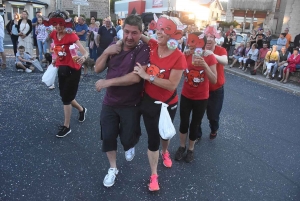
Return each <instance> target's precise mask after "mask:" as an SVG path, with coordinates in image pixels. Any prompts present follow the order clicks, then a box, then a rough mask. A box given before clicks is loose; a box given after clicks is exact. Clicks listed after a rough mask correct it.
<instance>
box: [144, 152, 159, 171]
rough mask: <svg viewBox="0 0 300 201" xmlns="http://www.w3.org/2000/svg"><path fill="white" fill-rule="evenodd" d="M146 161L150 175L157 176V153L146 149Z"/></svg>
mask: <svg viewBox="0 0 300 201" xmlns="http://www.w3.org/2000/svg"><path fill="white" fill-rule="evenodd" d="M147 154H148V160H149V164H150V168H151V175H157V165H158V158H159V152H158V150H157V151H150V150H149V149H148V152H147Z"/></svg>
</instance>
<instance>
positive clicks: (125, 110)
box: [100, 104, 141, 152]
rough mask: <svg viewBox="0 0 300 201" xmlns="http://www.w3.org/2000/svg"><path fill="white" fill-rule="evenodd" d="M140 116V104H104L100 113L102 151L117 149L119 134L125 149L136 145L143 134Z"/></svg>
mask: <svg viewBox="0 0 300 201" xmlns="http://www.w3.org/2000/svg"><path fill="white" fill-rule="evenodd" d="M140 117H141V113H140V110H139V106H132V107H122V108H120V107H118V108H116V107H112V106H108V105H104V104H103V105H102V111H101V115H100V127H101V140H102V151H103V152H108V151H115V150H117V138H118V136H120V141H121V144H122V145H123V148H124V150H125V151H127V150H129V149H130V148H132V147H134V146H135V145H136V144H137V143H138V141H139V138H140V136H141V127H140Z"/></svg>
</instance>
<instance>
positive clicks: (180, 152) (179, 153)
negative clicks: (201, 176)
mask: <svg viewBox="0 0 300 201" xmlns="http://www.w3.org/2000/svg"><path fill="white" fill-rule="evenodd" d="M184 152H185V147H179V148H178V149H177V151H176V154H175V160H177V161H180V160H181V159H182V158H183V154H184Z"/></svg>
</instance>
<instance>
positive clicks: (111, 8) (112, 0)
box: [110, 0, 121, 11]
mask: <svg viewBox="0 0 300 201" xmlns="http://www.w3.org/2000/svg"><path fill="white" fill-rule="evenodd" d="M116 1H121V0H110V10H112V11H115V2H116Z"/></svg>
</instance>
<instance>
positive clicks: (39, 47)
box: [36, 40, 43, 61]
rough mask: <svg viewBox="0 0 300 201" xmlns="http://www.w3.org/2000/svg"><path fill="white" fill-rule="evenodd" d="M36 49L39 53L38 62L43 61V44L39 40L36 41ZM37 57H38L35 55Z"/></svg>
mask: <svg viewBox="0 0 300 201" xmlns="http://www.w3.org/2000/svg"><path fill="white" fill-rule="evenodd" d="M37 49H38V52H39V59H40V61H42V60H43V42H42V41H41V40H37ZM36 56H38V55H36Z"/></svg>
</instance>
